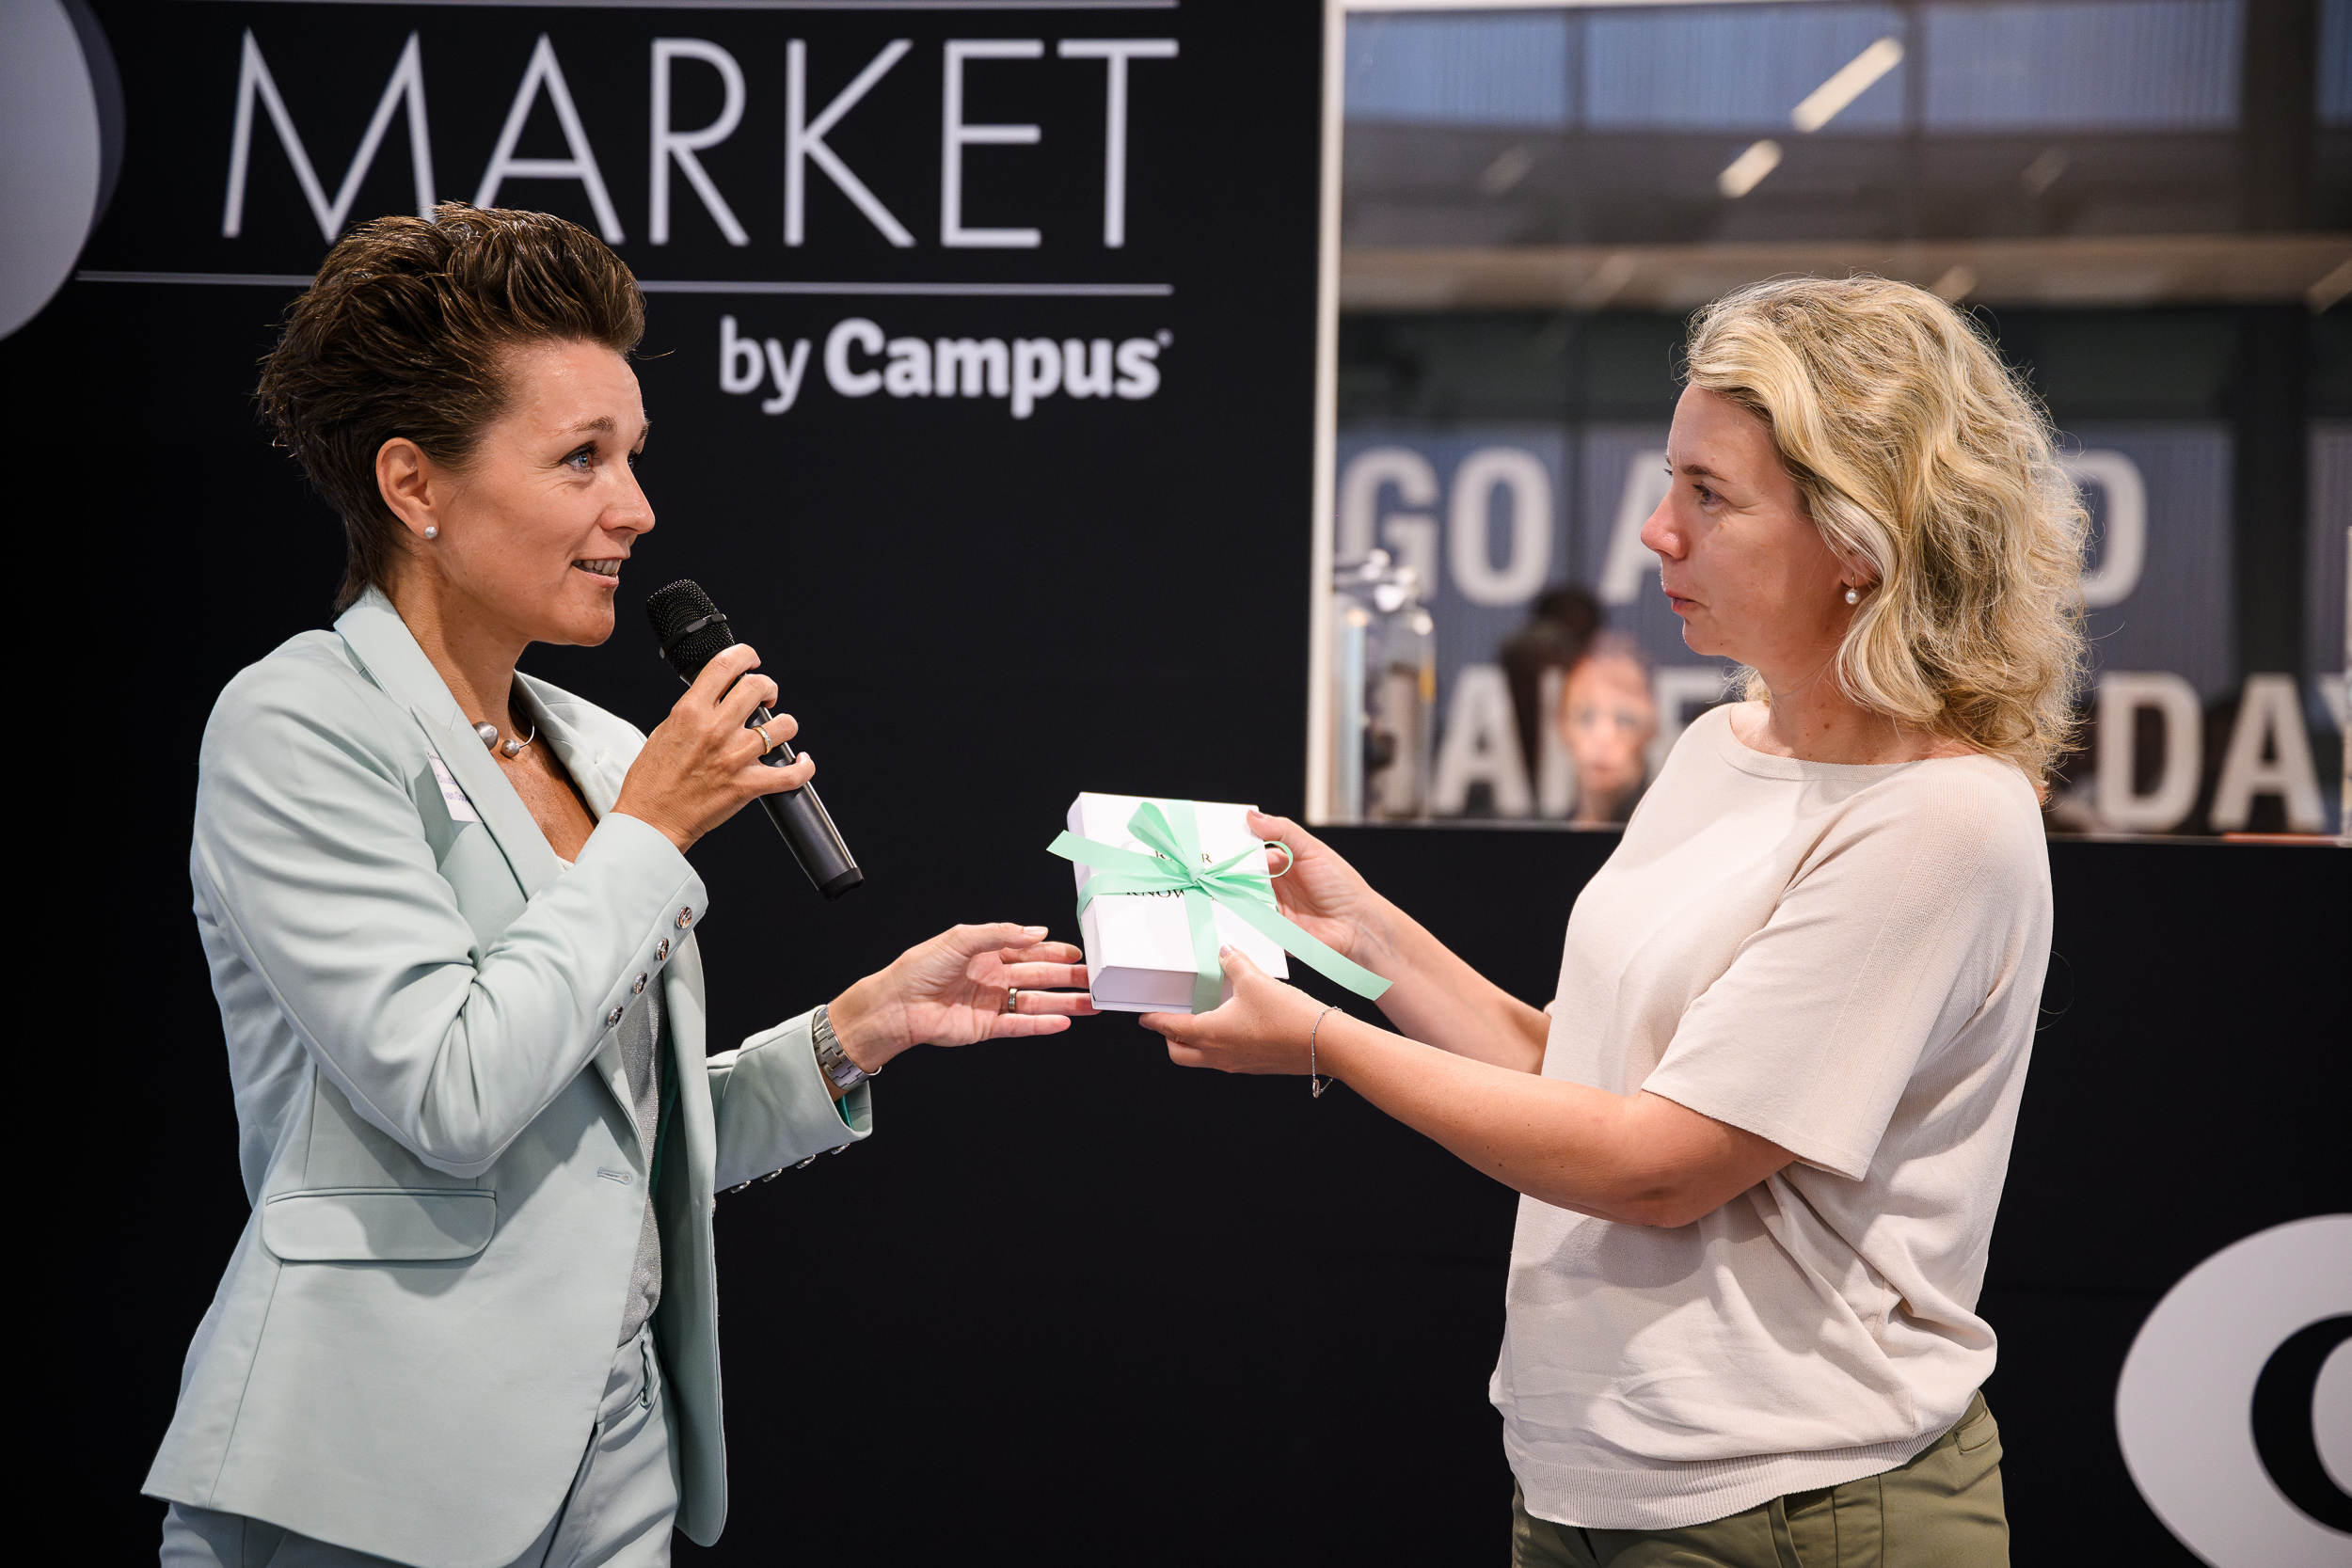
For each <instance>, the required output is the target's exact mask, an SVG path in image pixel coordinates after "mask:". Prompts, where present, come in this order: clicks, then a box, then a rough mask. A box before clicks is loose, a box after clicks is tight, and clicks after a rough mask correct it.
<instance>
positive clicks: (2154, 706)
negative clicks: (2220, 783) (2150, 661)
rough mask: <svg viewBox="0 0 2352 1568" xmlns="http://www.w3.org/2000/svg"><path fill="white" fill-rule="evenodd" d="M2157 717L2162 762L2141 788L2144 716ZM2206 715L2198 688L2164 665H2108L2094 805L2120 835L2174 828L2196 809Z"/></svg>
mask: <svg viewBox="0 0 2352 1568" xmlns="http://www.w3.org/2000/svg"><path fill="white" fill-rule="evenodd" d="M2142 712H2151V713H2153V714H2155V715H2156V720H2157V722H2158V724H2159V725H2160V726H2161V727H2162V729H2163V731H2164V760H2163V764H2162V766H2161V767H2159V768H2157V770H2156V777H2155V782H2154V783H2153V784H2151V785H2149V787H2148V792H2147V793H2146V794H2144V795H2143V794H2141V793H2140V792H2139V780H2138V779H2137V777H2136V774H2137V770H2138V769H2137V763H2138V758H2139V716H2140V714H2141V713H2142ZM2204 754H2205V714H2204V709H2203V706H2202V705H2201V704H2200V703H2199V702H2198V700H2197V689H2196V688H2195V687H2193V686H2191V685H2189V684H2188V682H2186V681H2185V680H2183V679H2182V678H2181V677H2180V676H2178V675H2175V674H2173V673H2170V672H2169V671H2164V670H2110V671H2108V672H2107V673H2106V674H2104V675H2101V676H2100V677H2099V755H2098V758H2097V761H2096V763H2095V764H2094V766H2095V768H2096V769H2097V772H2096V781H2097V782H2096V786H2095V790H2094V793H2093V795H2092V797H2091V804H2092V809H2093V810H2095V811H2096V812H2097V813H2098V815H2099V823H2100V826H2102V827H2104V828H2108V829H2111V830H2113V831H2114V832H2120V833H2161V832H2169V831H2171V830H2172V829H2174V828H2177V827H2179V826H2180V825H2181V823H2182V822H2183V821H2185V819H2186V818H2187V816H2188V814H2189V813H2190V812H2192V811H2195V810H2196V809H2197V784H2198V774H2199V772H2200V770H2201V768H2202V759H2203V757H2204Z"/></svg>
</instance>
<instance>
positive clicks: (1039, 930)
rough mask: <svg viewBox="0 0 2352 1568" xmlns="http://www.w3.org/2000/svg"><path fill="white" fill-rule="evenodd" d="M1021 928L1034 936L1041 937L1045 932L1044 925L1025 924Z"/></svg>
mask: <svg viewBox="0 0 2352 1568" xmlns="http://www.w3.org/2000/svg"><path fill="white" fill-rule="evenodd" d="M1021 928H1022V929H1023V930H1024V931H1026V932H1027V933H1028V934H1029V935H1031V936H1033V937H1041V936H1043V935H1044V934H1045V927H1042V926H1024V927H1021Z"/></svg>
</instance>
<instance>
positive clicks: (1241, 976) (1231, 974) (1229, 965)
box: [1216, 947, 1265, 987]
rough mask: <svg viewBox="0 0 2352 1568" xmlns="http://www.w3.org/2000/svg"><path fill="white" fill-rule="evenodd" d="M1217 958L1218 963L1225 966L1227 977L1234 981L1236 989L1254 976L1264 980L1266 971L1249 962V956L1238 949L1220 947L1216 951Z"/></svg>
mask: <svg viewBox="0 0 2352 1568" xmlns="http://www.w3.org/2000/svg"><path fill="white" fill-rule="evenodd" d="M1216 957H1217V961H1218V962H1219V963H1221V964H1223V965H1224V966H1225V977H1226V978H1227V979H1229V980H1231V981H1232V982H1233V984H1234V985H1235V986H1236V987H1239V986H1240V984H1241V983H1242V981H1244V980H1245V979H1249V978H1251V977H1253V976H1254V977H1261V978H1262V977H1263V975H1264V974H1265V971H1263V970H1262V969H1260V968H1259V967H1258V966H1257V965H1256V964H1253V963H1251V962H1250V961H1249V955H1248V954H1247V953H1245V952H1243V951H1242V950H1241V949H1240V948H1238V947H1220V948H1218V949H1217V950H1216Z"/></svg>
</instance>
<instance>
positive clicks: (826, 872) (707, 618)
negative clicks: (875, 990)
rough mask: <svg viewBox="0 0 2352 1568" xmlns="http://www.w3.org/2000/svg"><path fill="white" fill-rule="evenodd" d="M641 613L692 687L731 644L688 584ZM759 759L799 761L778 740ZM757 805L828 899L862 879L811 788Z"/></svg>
mask: <svg viewBox="0 0 2352 1568" xmlns="http://www.w3.org/2000/svg"><path fill="white" fill-rule="evenodd" d="M645 614H646V615H647V616H648V617H649V618H650V619H651V620H652V622H653V629H654V635H655V637H657V638H658V639H660V643H661V656H662V657H664V658H666V659H668V660H669V661H670V668H671V669H673V670H675V671H676V672H677V676H678V679H680V680H682V681H684V682H685V683H686V684H687V685H689V686H691V685H693V684H694V677H695V676H697V675H699V674H701V673H702V671H703V666H704V665H706V664H708V663H709V662H710V661H711V659H712V658H713V657H716V656H717V655H718V654H719V652H720V651H721V650H722V649H725V648H729V647H732V646H734V644H735V634H734V633H733V632H731V631H729V630H728V629H727V618H726V617H725V616H723V615H722V614H720V613H719V610H718V607H717V606H715V605H713V604H712V603H711V602H710V595H709V594H705V593H704V592H703V591H702V589H701V588H700V587H699V586H697V585H696V584H695V583H693V582H691V581H690V580H681V581H678V582H674V583H672V584H670V586H669V587H667V588H664V589H661V590H660V591H659V592H657V593H656V594H654V595H653V596H652V597H651V598H649V599H647V600H646V601H645ZM774 717H775V716H774V715H773V714H771V713H770V712H769V711H768V710H767V709H766V708H764V707H761V708H755V709H753V710H752V717H751V721H750V722H749V723H748V724H746V725H745V728H747V729H748V728H750V727H752V726H753V725H758V724H765V723H767V722H768V721H770V720H771V719H772V718H774ZM759 760H760V762H761V763H763V764H764V765H766V766H767V767H770V768H789V767H790V766H791V765H792V764H793V763H794V762H796V761H798V760H799V753H798V752H794V751H793V750H792V748H791V746H790V745H788V744H787V743H785V742H782V741H779V742H778V743H777V744H776V747H775V749H774V750H773V751H771V752H769V753H768V754H767V755H766V756H763V757H761V758H760V759H759ZM759 803H760V804H761V805H762V806H764V807H765V808H767V812H768V819H769V820H770V821H771V822H773V823H774V824H775V825H776V832H780V833H782V834H783V835H784V842H785V843H786V844H787V845H788V846H789V847H791V850H792V858H793V859H794V860H796V861H798V862H800V863H801V869H802V870H803V871H804V872H806V873H808V879H809V881H810V882H811V883H813V884H814V885H815V886H816V889H817V891H818V892H819V893H821V894H823V895H825V896H826V897H827V898H828V899H833V898H838V897H840V896H841V895H843V894H845V893H847V892H849V891H850V889H851V888H853V887H856V886H857V885H858V884H859V883H861V882H863V881H865V880H866V874H865V873H864V872H863V871H860V870H859V869H858V864H857V860H856V858H855V857H853V856H852V855H851V854H850V847H849V846H848V845H847V844H844V843H843V842H842V841H841V831H840V830H839V829H838V828H835V827H834V825H833V818H832V816H829V815H828V814H827V813H826V811H825V803H824V801H822V800H818V798H817V786H816V785H814V784H803V785H802V786H801V787H800V788H798V789H791V790H787V791H785V792H784V793H783V794H781V795H763V796H761V797H760V798H759Z"/></svg>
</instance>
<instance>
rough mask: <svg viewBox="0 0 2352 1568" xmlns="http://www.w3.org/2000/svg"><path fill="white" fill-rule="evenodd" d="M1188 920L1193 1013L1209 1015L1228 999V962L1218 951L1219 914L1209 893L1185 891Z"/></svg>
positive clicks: (1193, 889)
mask: <svg viewBox="0 0 2352 1568" xmlns="http://www.w3.org/2000/svg"><path fill="white" fill-rule="evenodd" d="M1228 907H1229V908H1230V907H1231V906H1228ZM1184 918H1185V919H1186V920H1188V921H1190V922H1191V923H1192V1010H1193V1011H1194V1012H1196V1013H1205V1012H1207V1011H1209V1010H1210V1009H1211V1008H1213V1007H1215V1006H1216V1005H1217V1004H1218V1003H1220V1002H1222V1001H1224V1000H1225V962H1224V960H1223V959H1222V958H1218V957H1217V952H1216V949H1217V941H1216V908H1215V907H1214V906H1213V905H1211V904H1210V902H1209V896H1208V895H1207V894H1205V893H1202V892H1200V890H1199V889H1197V888H1186V889H1185V890H1184Z"/></svg>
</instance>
